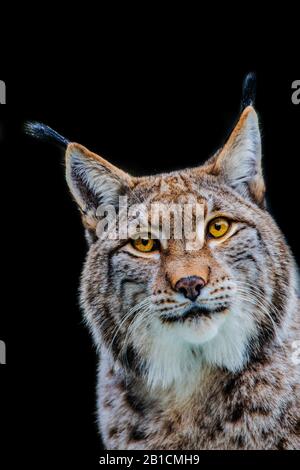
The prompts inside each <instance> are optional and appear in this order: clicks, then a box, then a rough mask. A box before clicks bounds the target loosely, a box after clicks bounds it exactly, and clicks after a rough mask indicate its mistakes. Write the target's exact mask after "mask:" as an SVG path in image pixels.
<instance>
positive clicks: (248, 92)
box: [241, 72, 256, 111]
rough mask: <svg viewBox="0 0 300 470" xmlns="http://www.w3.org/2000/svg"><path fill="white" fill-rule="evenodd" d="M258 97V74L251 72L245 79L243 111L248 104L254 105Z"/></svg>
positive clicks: (242, 101)
mask: <svg viewBox="0 0 300 470" xmlns="http://www.w3.org/2000/svg"><path fill="white" fill-rule="evenodd" d="M255 98H256V74H255V73H254V72H249V73H248V74H247V75H246V76H245V78H244V81H243V88H242V100H241V111H243V110H244V109H245V108H247V107H248V106H254V104H255Z"/></svg>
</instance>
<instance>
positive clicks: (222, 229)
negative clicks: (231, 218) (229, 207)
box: [208, 217, 230, 238]
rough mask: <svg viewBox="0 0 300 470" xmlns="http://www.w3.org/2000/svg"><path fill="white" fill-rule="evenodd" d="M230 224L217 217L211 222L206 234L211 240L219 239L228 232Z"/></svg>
mask: <svg viewBox="0 0 300 470" xmlns="http://www.w3.org/2000/svg"><path fill="white" fill-rule="evenodd" d="M229 227H230V224H229V222H228V220H226V219H223V218H222V217H218V218H217V219H214V220H212V221H211V222H210V223H209V226H208V233H209V235H211V236H212V237H213V238H220V237H223V235H225V233H227V232H228V230H229Z"/></svg>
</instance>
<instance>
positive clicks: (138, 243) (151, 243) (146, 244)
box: [131, 238, 159, 253]
mask: <svg viewBox="0 0 300 470" xmlns="http://www.w3.org/2000/svg"><path fill="white" fill-rule="evenodd" d="M131 244H132V246H133V247H134V248H135V249H136V250H138V251H142V252H143V253H149V252H150V251H156V250H158V248H159V242H158V241H157V240H151V239H148V238H138V239H137V240H131Z"/></svg>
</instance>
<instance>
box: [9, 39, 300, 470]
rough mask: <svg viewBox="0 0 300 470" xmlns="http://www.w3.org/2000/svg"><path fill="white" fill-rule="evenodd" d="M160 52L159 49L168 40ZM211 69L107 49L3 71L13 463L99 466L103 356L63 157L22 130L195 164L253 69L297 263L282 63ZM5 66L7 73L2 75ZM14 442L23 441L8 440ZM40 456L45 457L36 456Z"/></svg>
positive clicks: (163, 161)
mask: <svg viewBox="0 0 300 470" xmlns="http://www.w3.org/2000/svg"><path fill="white" fill-rule="evenodd" d="M158 49H159V47H158ZM223 58H225V60H224V63H221V61H220V60H219V58H218V59H216V60H215V61H213V64H211V63H208V62H206V61H204V60H203V59H202V56H201V48H199V51H198V54H194V53H193V54H191V53H190V52H189V51H188V50H184V49H183V50H182V49H181V50H180V51H172V52H171V51H170V50H169V49H168V47H166V48H165V49H164V50H163V51H160V54H159V56H158V55H157V54H156V53H151V52H150V51H149V50H148V51H147V53H145V51H143V53H140V52H139V51H138V50H136V51H134V53H132V51H131V50H127V49H126V48H124V50H121V51H119V54H118V55H116V54H113V55H112V56H109V54H105V53H104V52H103V50H101V51H100V52H99V57H94V63H93V64H94V66H93V69H92V70H91V69H90V65H89V64H87V63H81V64H80V65H79V64H78V63H76V62H72V61H71V62H68V61H66V63H65V66H64V67H63V68H60V69H59V70H57V69H56V68H55V67H54V68H52V67H51V69H48V70H45V69H44V68H39V64H36V68H35V69H34V71H33V70H32V69H31V68H30V67H29V68H28V71H26V73H24V70H23V73H22V75H18V74H9V73H7V74H6V75H5V71H4V74H3V76H0V79H3V80H5V81H6V85H7V104H6V105H5V106H1V107H0V125H1V129H2V142H1V144H2V149H3V150H1V160H2V162H1V170H2V171H1V181H2V182H1V188H2V191H3V194H2V198H1V201H2V221H3V235H4V238H5V242H4V243H3V251H4V253H3V258H6V257H7V259H8V268H7V269H6V270H4V269H3V272H2V274H3V276H4V277H5V281H6V283H7V288H6V289H5V290H4V293H3V307H2V313H1V329H0V339H2V340H4V341H6V344H7V365H6V366H0V380H1V395H2V397H1V403H0V405H1V427H2V431H3V430H4V434H5V437H4V438H3V439H4V440H2V441H1V442H2V443H4V445H3V446H2V449H1V455H2V456H3V452H4V451H5V450H6V451H7V453H8V455H9V458H10V462H11V463H14V462H16V461H19V460H20V459H21V461H23V462H29V463H30V464H31V465H33V466H35V465H39V462H40V460H39V459H40V457H38V455H41V454H40V453H42V455H43V460H44V461H47V462H49V461H50V462H52V463H57V464H58V463H59V464H62V463H66V464H67V465H68V467H67V468H69V467H70V468H71V466H72V465H73V464H77V463H84V468H92V466H93V465H96V462H97V459H98V457H99V455H100V453H101V444H100V439H99V437H98V435H97V427H96V424H95V421H96V414H95V378H96V354H95V351H94V349H93V346H92V341H91V338H90V337H89V334H88V332H87V331H86V329H85V327H84V325H83V324H82V317H81V313H80V310H79V307H78V285H79V277H80V272H81V267H82V263H83V261H84V258H85V254H86V244H85V239H84V236H83V230H82V227H81V222H80V217H79V214H78V211H77V208H76V206H75V204H74V202H73V201H72V199H71V197H70V196H69V194H68V188H67V185H66V183H65V180H64V165H63V155H62V152H61V151H60V150H59V149H57V148H56V147H53V146H51V145H49V144H44V143H39V142H35V141H32V140H31V139H29V138H28V137H24V136H23V134H22V124H23V122H24V121H25V120H38V121H42V122H44V123H46V124H48V125H50V126H51V127H53V128H54V129H56V130H57V131H58V132H60V133H61V134H63V135H65V136H66V137H67V138H69V139H70V140H73V141H77V142H80V143H82V144H83V145H85V146H87V147H88V148H90V149H91V150H93V151H95V152H98V153H99V154H101V155H102V156H103V157H105V158H107V159H109V160H110V161H111V162H112V163H114V164H116V165H119V166H120V167H122V168H123V169H125V170H127V171H129V172H131V173H133V174H136V175H142V174H151V173H156V172H160V171H166V170H173V169H177V168H185V167H187V166H196V165H198V164H201V163H202V162H203V161H204V160H205V159H206V158H208V157H209V156H210V155H211V154H212V153H213V152H214V151H215V150H216V149H217V148H218V147H219V146H220V145H221V144H222V143H223V142H224V140H225V138H226V137H227V135H228V132H229V131H230V129H231V128H232V126H233V125H234V123H235V121H236V119H237V118H238V115H239V106H240V98H241V86H242V80H243V77H244V75H245V74H246V73H247V72H248V71H255V72H256V73H257V80H258V86H257V100H256V109H257V111H258V113H259V116H260V121H261V126H262V136H263V152H264V160H263V162H264V169H265V175H266V180H267V189H268V201H269V206H270V209H271V211H272V213H273V215H274V217H275V219H276V221H277V222H278V224H279V225H280V227H281V228H282V230H283V232H284V233H285V235H286V237H287V240H288V242H289V244H290V245H291V247H292V249H293V252H294V254H295V255H296V257H297V259H298V260H299V258H300V248H299V244H298V239H299V228H298V227H299V222H298V218H299V214H298V205H299V202H298V201H299V196H298V194H299V177H298V160H299V158H300V151H299V150H300V149H299V146H300V144H299V130H300V126H299V124H300V105H298V106H295V105H293V104H292V101H291V94H292V89H291V84H292V82H293V81H294V80H296V79H299V78H300V69H299V67H298V70H297V68H296V67H294V66H293V65H291V64H292V63H291V64H287V63H286V61H285V62H284V63H283V62H280V61H278V60H277V61H274V62H272V63H270V61H269V60H268V56H266V57H265V58H264V60H262V61H260V62H258V60H250V59H249V60H247V59H245V60H241V57H240V56H239V58H238V59H235V60H233V61H231V62H229V61H228V60H227V58H226V55H225V57H223ZM1 73H2V71H1ZM9 442H10V443H11V442H14V443H15V444H14V450H12V449H11V448H9V447H8V443H9ZM37 451H39V452H37Z"/></svg>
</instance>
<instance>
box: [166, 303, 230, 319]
mask: <svg viewBox="0 0 300 470" xmlns="http://www.w3.org/2000/svg"><path fill="white" fill-rule="evenodd" d="M226 310H228V305H227V304H226V305H220V306H218V307H216V308H213V309H212V308H207V307H203V306H200V305H196V306H193V307H191V308H189V309H188V310H186V311H185V312H184V313H182V314H169V315H166V314H165V315H162V316H161V317H160V318H161V321H162V322H163V323H175V322H179V323H183V322H185V321H186V320H196V319H198V318H203V317H211V316H212V315H213V314H215V313H222V312H225V311H226Z"/></svg>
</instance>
